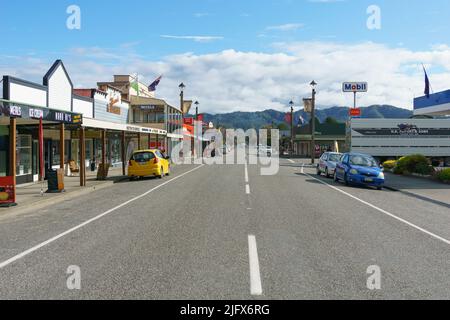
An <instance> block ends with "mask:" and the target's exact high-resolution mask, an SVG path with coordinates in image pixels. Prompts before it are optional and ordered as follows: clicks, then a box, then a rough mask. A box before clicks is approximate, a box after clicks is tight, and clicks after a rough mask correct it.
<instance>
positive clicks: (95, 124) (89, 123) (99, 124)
mask: <svg viewBox="0 0 450 320" xmlns="http://www.w3.org/2000/svg"><path fill="white" fill-rule="evenodd" d="M83 127H86V128H96V129H107V130H116V131H126V132H135V133H150V134H157V135H163V136H165V135H167V131H166V130H161V129H155V128H147V127H140V126H134V125H131V124H123V123H114V122H108V121H102V120H97V119H91V118H84V119H83Z"/></svg>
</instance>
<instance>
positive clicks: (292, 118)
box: [289, 100, 294, 157]
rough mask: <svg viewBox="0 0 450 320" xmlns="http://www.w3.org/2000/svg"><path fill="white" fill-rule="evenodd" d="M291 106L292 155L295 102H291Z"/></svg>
mask: <svg viewBox="0 0 450 320" xmlns="http://www.w3.org/2000/svg"><path fill="white" fill-rule="evenodd" d="M289 106H290V107H291V157H292V156H293V155H294V102H293V101H292V100H291V101H290V102H289Z"/></svg>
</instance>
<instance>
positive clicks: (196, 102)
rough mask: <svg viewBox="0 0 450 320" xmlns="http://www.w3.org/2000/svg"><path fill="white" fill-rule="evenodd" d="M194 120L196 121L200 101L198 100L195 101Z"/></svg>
mask: <svg viewBox="0 0 450 320" xmlns="http://www.w3.org/2000/svg"><path fill="white" fill-rule="evenodd" d="M194 104H195V121H198V106H199V105H200V103H199V102H198V101H195V103H194Z"/></svg>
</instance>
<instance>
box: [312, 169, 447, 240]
mask: <svg viewBox="0 0 450 320" xmlns="http://www.w3.org/2000/svg"><path fill="white" fill-rule="evenodd" d="M304 175H306V176H308V177H310V178H311V179H314V180H316V181H318V182H320V183H322V184H324V185H326V186H328V187H329V188H331V189H333V190H335V191H338V192H340V193H342V194H344V195H346V196H348V197H350V198H352V199H354V200H356V201H359V202H361V203H363V204H365V205H367V206H369V207H371V208H373V209H375V210H377V211H379V212H381V213H384V214H385V215H387V216H389V217H391V218H394V219H396V220H398V221H400V222H403V223H404V224H407V225H408V226H410V227H412V228H414V229H416V230H418V231H421V232H423V233H426V234H427V235H429V236H431V237H433V238H435V239H437V240H440V241H442V242H444V243H446V244H448V245H450V240H448V239H445V238H443V237H441V236H438V235H437V234H434V233H432V232H430V231H428V230H426V229H424V228H422V227H419V226H417V225H415V224H413V223H411V222H409V221H407V220H405V219H403V218H400V217H398V216H396V215H394V214H392V213H390V212H388V211H386V210H384V209H381V208H379V207H377V206H375V205H373V204H371V203H369V202H367V201H364V200H362V199H360V198H358V197H356V196H354V195H352V194H350V193H348V192H345V191H344V190H341V189H339V188H337V187H335V186H333V185H331V184H329V183H327V182H325V181H323V180H321V179H317V178H316V177H313V176H312V175H310V174H308V173H304Z"/></svg>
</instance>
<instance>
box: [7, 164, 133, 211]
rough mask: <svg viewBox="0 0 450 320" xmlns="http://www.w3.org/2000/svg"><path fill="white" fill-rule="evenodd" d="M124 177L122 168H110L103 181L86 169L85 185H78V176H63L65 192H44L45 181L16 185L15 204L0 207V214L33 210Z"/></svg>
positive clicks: (110, 183)
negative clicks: (9, 206) (13, 205)
mask: <svg viewBox="0 0 450 320" xmlns="http://www.w3.org/2000/svg"><path fill="white" fill-rule="evenodd" d="M126 178H127V177H124V176H122V168H111V169H110V170H109V174H108V178H107V180H105V181H98V180H97V172H91V171H86V187H80V177H79V176H73V177H64V188H65V192H63V193H45V192H46V191H47V181H44V183H41V182H39V183H33V184H28V185H25V186H18V187H17V189H16V202H17V206H16V207H11V208H0V216H1V215H2V214H5V213H10V212H14V213H16V212H22V211H25V210H28V209H30V208H32V209H33V210H34V209H38V208H41V207H44V206H47V205H49V204H53V203H58V202H62V201H65V200H68V199H72V198H75V197H78V196H80V195H83V194H88V193H91V192H93V191H95V190H99V189H103V188H106V187H108V186H111V185H113V184H114V183H116V182H119V181H122V180H124V179H126Z"/></svg>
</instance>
